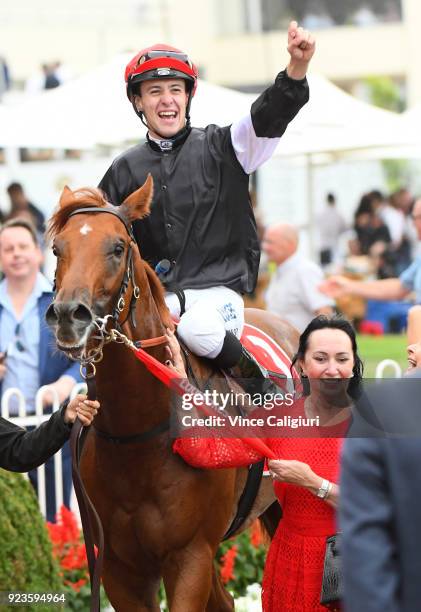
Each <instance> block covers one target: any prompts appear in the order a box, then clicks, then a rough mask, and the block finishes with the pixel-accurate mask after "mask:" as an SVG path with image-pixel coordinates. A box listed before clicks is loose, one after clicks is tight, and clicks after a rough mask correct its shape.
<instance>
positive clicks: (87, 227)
mask: <svg viewBox="0 0 421 612" xmlns="http://www.w3.org/2000/svg"><path fill="white" fill-rule="evenodd" d="M89 232H92V227H91V226H90V225H88V224H87V223H85V224H84V226H83V227H81V228H80V233H81V234H82V236H86V235H87V234H89Z"/></svg>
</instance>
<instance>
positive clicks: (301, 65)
mask: <svg viewBox="0 0 421 612" xmlns="http://www.w3.org/2000/svg"><path fill="white" fill-rule="evenodd" d="M315 48H316V41H315V40H314V38H313V36H312V35H311V34H310V32H308V31H307V30H304V29H303V28H301V27H300V28H299V27H298V23H297V22H296V21H291V23H290V24H289V27H288V47H287V49H288V53H289V54H290V56H291V60H290V62H289V64H288V66H287V73H288V76H289V77H290V78H291V79H303V78H304V77H305V76H306V74H307V69H308V64H309V62H310V60H311V58H312V57H313V55H314V50H315Z"/></svg>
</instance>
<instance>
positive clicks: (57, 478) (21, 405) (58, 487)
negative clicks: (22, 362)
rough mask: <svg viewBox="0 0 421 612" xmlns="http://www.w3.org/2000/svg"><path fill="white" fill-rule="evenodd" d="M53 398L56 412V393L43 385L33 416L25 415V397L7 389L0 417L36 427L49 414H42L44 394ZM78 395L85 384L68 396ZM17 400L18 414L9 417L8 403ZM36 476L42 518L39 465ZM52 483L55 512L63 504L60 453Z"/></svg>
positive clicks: (43, 498) (42, 488)
mask: <svg viewBox="0 0 421 612" xmlns="http://www.w3.org/2000/svg"><path fill="white" fill-rule="evenodd" d="M47 393H48V394H49V395H50V396H51V395H52V396H53V404H52V409H53V412H56V411H57V410H58V409H59V407H60V403H59V399H58V395H57V392H56V391H55V389H54V388H53V387H50V386H49V385H44V386H43V387H40V388H39V389H38V391H37V394H36V396H35V414H27V408H26V402H25V397H24V395H23V393H22V391H21V390H20V389H18V388H16V387H13V388H10V389H7V391H5V393H3V396H2V398H1V409H0V412H1V416H2V417H3V418H5V419H9V420H10V421H11V422H12V423H15V424H16V425H19V426H20V427H37V426H38V425H40V424H41V423H43V422H44V421H48V419H49V418H50V416H51V414H44V409H43V399H44V395H45V394H47ZM78 393H86V385H85V383H79V384H77V385H75V386H74V387H73V389H72V392H71V394H70V398H71V399H73V398H74V397H75V395H77V394H78ZM14 398H17V401H18V414H17V416H16V415H13V416H10V403H11V401H12V399H14ZM37 474H38V503H39V507H40V510H41V512H42V514H43V516H44V517H45V516H46V508H47V503H46V492H45V466H44V465H41V466H40V467H39V468H38V469H37ZM54 482H55V493H56V512H57V511H58V510H59V508H60V507H61V505H62V504H63V477H62V461H61V451H59V452H58V453H56V454H55V455H54Z"/></svg>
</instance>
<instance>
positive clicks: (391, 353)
mask: <svg viewBox="0 0 421 612" xmlns="http://www.w3.org/2000/svg"><path fill="white" fill-rule="evenodd" d="M357 343H358V351H359V354H360V357H361V359H362V360H363V362H364V376H365V377H366V378H372V377H374V375H375V370H376V366H377V364H378V363H380V361H382V360H383V359H393V360H394V361H397V362H398V363H399V365H400V366H401V368H402V370H405V369H406V345H407V341H406V336H405V335H401V334H393V335H392V334H388V335H385V336H368V335H361V334H359V335H358V336H357ZM385 375H386V376H392V375H393V374H392V370H391V369H387V370H385Z"/></svg>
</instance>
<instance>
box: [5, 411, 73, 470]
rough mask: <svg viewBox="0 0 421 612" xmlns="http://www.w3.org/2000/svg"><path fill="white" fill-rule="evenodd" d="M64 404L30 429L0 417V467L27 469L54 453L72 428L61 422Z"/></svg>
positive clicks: (43, 461)
mask: <svg viewBox="0 0 421 612" xmlns="http://www.w3.org/2000/svg"><path fill="white" fill-rule="evenodd" d="M64 411H65V408H64V407H63V408H62V409H61V410H59V411H57V412H55V413H54V414H53V415H52V416H51V418H50V419H49V420H48V421H46V422H45V423H42V425H40V426H39V427H37V428H36V429H34V430H33V431H30V432H27V431H26V430H25V429H22V428H21V427H18V426H17V425H14V424H13V423H11V422H10V421H7V420H6V419H2V418H0V467H1V468H3V469H5V470H10V471H12V472H28V471H29V470H32V469H34V468H36V467H38V466H39V465H41V464H42V463H45V461H47V459H49V457H51V456H52V455H53V454H54V453H56V452H57V451H58V450H59V449H60V448H61V447H62V446H63V444H64V443H65V442H66V440H67V439H68V437H69V435H70V431H71V427H70V425H67V424H66V423H65V421H64Z"/></svg>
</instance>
